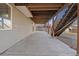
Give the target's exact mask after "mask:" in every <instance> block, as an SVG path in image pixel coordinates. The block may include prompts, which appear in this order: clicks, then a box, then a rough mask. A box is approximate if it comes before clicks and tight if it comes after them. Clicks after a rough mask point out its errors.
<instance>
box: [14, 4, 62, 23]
mask: <svg viewBox="0 0 79 59" xmlns="http://www.w3.org/2000/svg"><path fill="white" fill-rule="evenodd" d="M15 5H16V6H26V7H27V8H28V9H29V10H30V12H31V13H32V15H33V17H32V20H33V21H34V22H35V23H46V22H47V21H48V20H49V19H50V18H51V17H52V16H53V15H54V14H55V13H56V12H57V11H58V10H59V9H60V8H61V7H63V5H64V4H62V3H16V4H15Z"/></svg>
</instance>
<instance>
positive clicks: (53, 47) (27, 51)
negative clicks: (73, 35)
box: [1, 31, 76, 56]
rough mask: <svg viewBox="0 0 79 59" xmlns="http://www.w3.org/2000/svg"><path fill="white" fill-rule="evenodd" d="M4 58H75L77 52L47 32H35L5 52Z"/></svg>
mask: <svg viewBox="0 0 79 59" xmlns="http://www.w3.org/2000/svg"><path fill="white" fill-rule="evenodd" d="M1 55H2V56H75V55H76V51H75V50H73V49H71V48H70V47H69V46H67V45H66V44H64V43H63V42H61V41H60V40H58V39H56V38H52V37H51V36H49V35H48V34H47V33H46V32H42V31H40V32H34V33H33V34H31V35H30V36H28V37H26V38H25V39H23V40H21V41H19V42H18V43H16V44H15V45H14V46H12V47H11V48H9V49H8V50H7V51H5V52H4V53H3V54H1Z"/></svg>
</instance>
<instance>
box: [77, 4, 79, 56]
mask: <svg viewBox="0 0 79 59" xmlns="http://www.w3.org/2000/svg"><path fill="white" fill-rule="evenodd" d="M77 17H79V4H77ZM77 54H78V55H79V19H78V26H77Z"/></svg>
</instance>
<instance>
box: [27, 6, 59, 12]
mask: <svg viewBox="0 0 79 59" xmlns="http://www.w3.org/2000/svg"><path fill="white" fill-rule="evenodd" d="M28 9H29V10H30V11H48V10H58V9H60V8H58V7H40V8H39V7H35V8H32V7H30V8H28Z"/></svg>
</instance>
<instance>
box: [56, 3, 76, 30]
mask: <svg viewBox="0 0 79 59" xmlns="http://www.w3.org/2000/svg"><path fill="white" fill-rule="evenodd" d="M74 5H75V4H72V6H71V8H70V9H69V10H68V12H67V13H66V15H65V17H64V18H63V19H62V20H64V19H65V18H66V17H67V15H68V14H69V12H70V11H71V9H72V8H73V6H74ZM60 22H61V21H60ZM59 24H60V23H59ZM59 24H58V26H59ZM58 26H57V27H58ZM57 27H56V29H57Z"/></svg>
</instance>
